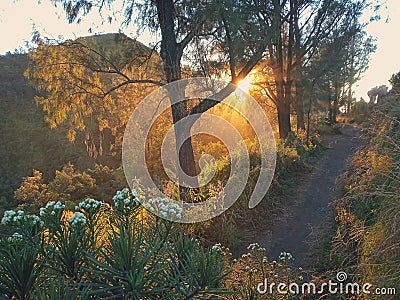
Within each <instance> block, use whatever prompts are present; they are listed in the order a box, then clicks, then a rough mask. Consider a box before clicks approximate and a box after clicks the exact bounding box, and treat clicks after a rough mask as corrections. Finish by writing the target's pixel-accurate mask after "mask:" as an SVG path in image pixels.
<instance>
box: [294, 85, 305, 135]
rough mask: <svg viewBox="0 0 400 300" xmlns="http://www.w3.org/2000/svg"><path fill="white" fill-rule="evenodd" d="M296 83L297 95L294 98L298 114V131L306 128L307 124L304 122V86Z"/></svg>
mask: <svg viewBox="0 0 400 300" xmlns="http://www.w3.org/2000/svg"><path fill="white" fill-rule="evenodd" d="M295 85H296V95H295V98H294V105H295V110H296V115H297V131H301V130H305V129H306V125H305V122H304V107H303V88H301V87H299V84H297V83H296V84H295Z"/></svg>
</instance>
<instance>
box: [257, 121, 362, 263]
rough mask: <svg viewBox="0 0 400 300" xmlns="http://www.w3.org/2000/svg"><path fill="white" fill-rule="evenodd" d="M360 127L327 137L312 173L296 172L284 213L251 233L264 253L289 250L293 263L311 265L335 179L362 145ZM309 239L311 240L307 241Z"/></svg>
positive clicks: (275, 255)
mask: <svg viewBox="0 0 400 300" xmlns="http://www.w3.org/2000/svg"><path fill="white" fill-rule="evenodd" d="M359 136H360V129H358V128H355V127H347V128H344V129H343V134H341V135H335V136H331V137H328V138H327V140H325V144H326V145H327V146H328V149H327V150H326V151H324V153H323V154H322V157H321V158H320V159H319V160H318V162H317V164H316V166H315V168H314V170H313V172H312V173H311V174H305V175H303V174H299V176H304V180H303V179H302V178H299V182H300V183H299V184H298V186H296V187H295V188H294V190H292V191H291V195H287V197H288V199H291V200H292V201H289V202H290V207H288V208H287V213H286V214H284V215H283V216H279V217H278V218H277V219H278V220H275V221H274V222H272V224H271V225H270V226H269V227H270V228H269V229H267V230H265V231H263V232H262V233H258V234H257V236H254V237H253V239H255V240H254V242H258V243H259V244H260V245H262V246H264V247H265V248H266V249H267V256H268V257H269V258H270V259H271V260H272V259H277V258H278V256H279V254H280V253H281V252H283V251H285V252H290V253H291V254H292V255H293V257H294V258H295V264H296V265H298V266H303V267H307V268H310V267H312V266H313V265H315V263H316V261H315V260H316V259H318V258H317V257H315V255H314V253H315V249H314V247H315V245H311V244H315V241H318V239H321V240H322V239H324V238H326V237H324V236H318V235H319V234H323V233H321V232H320V228H323V227H324V225H326V222H332V219H333V218H334V207H333V206H332V203H333V201H334V200H335V199H337V197H338V196H340V193H339V192H338V191H336V184H335V183H336V179H337V177H338V176H339V175H340V174H341V173H342V172H343V171H344V169H345V166H346V161H347V160H348V159H349V158H350V157H351V155H352V154H353V153H354V151H355V149H356V148H357V147H359V146H360V145H361V140H360V138H359ZM310 242H311V243H310Z"/></svg>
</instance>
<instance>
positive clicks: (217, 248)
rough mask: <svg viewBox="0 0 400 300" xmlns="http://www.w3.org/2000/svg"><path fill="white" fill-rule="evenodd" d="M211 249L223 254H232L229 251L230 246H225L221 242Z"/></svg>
mask: <svg viewBox="0 0 400 300" xmlns="http://www.w3.org/2000/svg"><path fill="white" fill-rule="evenodd" d="M211 250H212V251H214V252H217V253H219V254H222V255H224V256H225V255H227V254H228V255H232V253H230V252H229V248H225V247H224V246H222V245H221V244H220V243H218V244H215V245H214V246H212V247H211Z"/></svg>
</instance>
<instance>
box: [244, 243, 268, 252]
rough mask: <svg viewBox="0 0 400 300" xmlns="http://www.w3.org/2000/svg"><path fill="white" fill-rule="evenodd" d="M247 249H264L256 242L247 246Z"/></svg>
mask: <svg viewBox="0 0 400 300" xmlns="http://www.w3.org/2000/svg"><path fill="white" fill-rule="evenodd" d="M247 250H250V251H265V248H263V247H261V246H260V245H259V244H258V243H253V244H250V245H248V246H247Z"/></svg>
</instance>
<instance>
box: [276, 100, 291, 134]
mask: <svg viewBox="0 0 400 300" xmlns="http://www.w3.org/2000/svg"><path fill="white" fill-rule="evenodd" d="M277 110H278V125H279V137H280V138H281V139H286V138H287V136H288V134H289V132H290V131H291V128H290V127H291V126H290V104H289V103H286V101H282V103H280V104H279V105H278V107H277Z"/></svg>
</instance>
